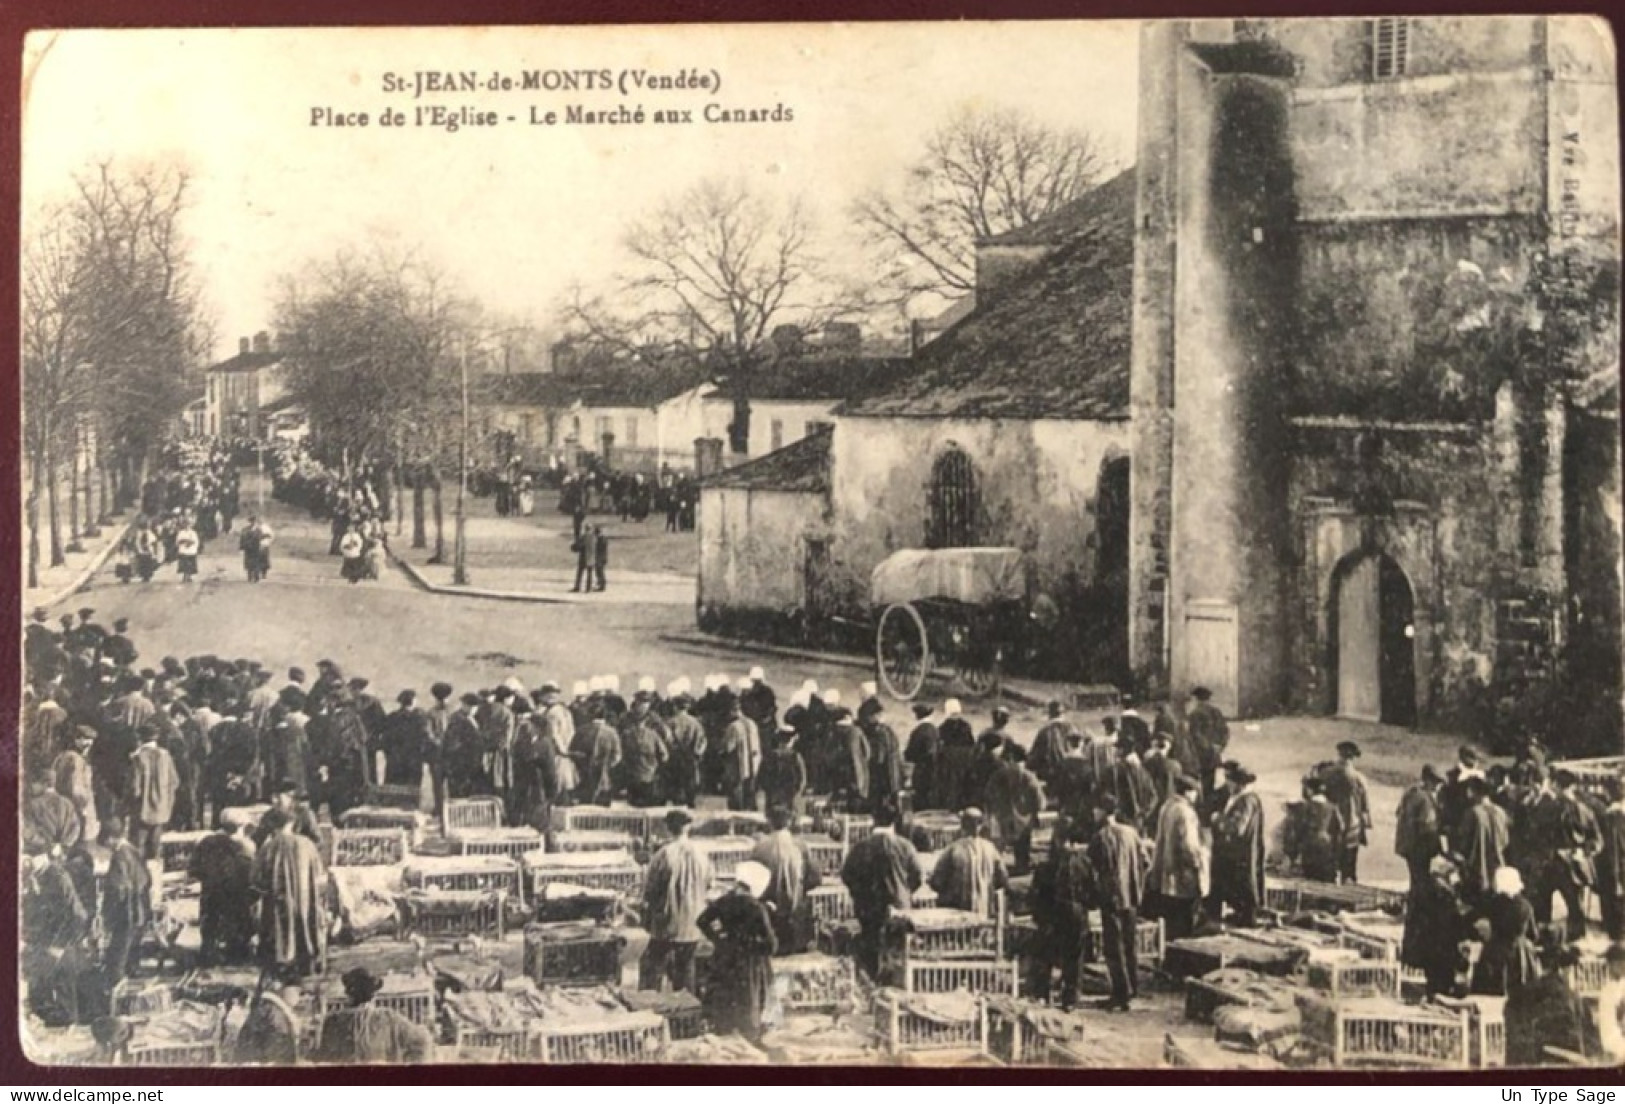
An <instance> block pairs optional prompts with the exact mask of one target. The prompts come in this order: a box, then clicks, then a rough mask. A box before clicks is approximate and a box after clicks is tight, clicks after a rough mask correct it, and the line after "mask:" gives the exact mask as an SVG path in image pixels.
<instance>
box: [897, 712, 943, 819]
mask: <svg viewBox="0 0 1625 1104" xmlns="http://www.w3.org/2000/svg"><path fill="white" fill-rule="evenodd" d="M910 709H911V710H912V712H913V714H914V727H913V728H912V729H910V730H909V734H908V746H907V747H905V748H904V749H903V762H904V763H905V764H907V767H908V785H909V788H910V789H912V790H913V791H914V808H915V809H938V808H941V805H940V804H938V802H937V793H936V787H935V782H936V772H937V752H938V750H939V748H940V745H941V737H940V736H939V735H938V733H937V726H936V725H935V724H934V723H932V721H931V717H932V715H933V714H934V713H935V712H936V710H935V709H934V708H933V707H932V706H930V705H928V704H926V703H925V702H915V703H914V704H913V706H911V707H910Z"/></svg>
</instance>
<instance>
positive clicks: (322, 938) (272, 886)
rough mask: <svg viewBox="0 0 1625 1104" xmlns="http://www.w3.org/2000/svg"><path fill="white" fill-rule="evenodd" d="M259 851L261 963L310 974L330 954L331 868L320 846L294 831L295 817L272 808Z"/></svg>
mask: <svg viewBox="0 0 1625 1104" xmlns="http://www.w3.org/2000/svg"><path fill="white" fill-rule="evenodd" d="M262 823H263V825H264V827H265V828H266V829H267V830H268V832H269V834H268V835H267V837H266V839H265V842H264V843H263V844H261V845H260V848H259V852H258V854H256V855H255V856H254V875H253V882H254V892H255V895H256V896H257V897H258V898H259V902H260V920H259V955H260V965H261V966H263V967H264V968H265V969H266V970H272V971H276V972H278V973H279V974H280V975H281V976H282V977H283V978H284V979H288V980H291V979H294V978H300V977H305V976H307V975H309V974H310V973H312V972H313V971H315V970H316V969H317V968H318V967H319V966H320V965H321V964H322V963H323V962H324V961H325V960H326V955H327V910H326V908H325V907H324V904H323V902H324V901H325V900H326V891H327V873H326V870H325V869H324V868H323V865H322V859H321V855H320V854H319V853H318V852H317V850H316V845H315V844H314V843H312V842H310V840H308V839H306V838H305V837H304V836H301V835H298V834H297V833H296V832H295V831H294V822H293V818H292V817H291V816H289V815H288V814H287V813H286V812H284V811H282V810H281V809H272V810H271V811H270V812H268V813H266V814H265V819H264V821H263V822H262Z"/></svg>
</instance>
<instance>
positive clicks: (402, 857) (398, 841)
mask: <svg viewBox="0 0 1625 1104" xmlns="http://www.w3.org/2000/svg"><path fill="white" fill-rule="evenodd" d="M411 853H412V846H411V841H410V837H409V836H408V834H407V833H406V832H405V831H403V830H401V829H399V828H336V829H334V830H333V836H332V841H331V842H330V843H329V844H328V853H327V863H328V865H329V866H399V865H401V864H402V863H404V862H405V861H406V857H407V856H408V855H410V854H411Z"/></svg>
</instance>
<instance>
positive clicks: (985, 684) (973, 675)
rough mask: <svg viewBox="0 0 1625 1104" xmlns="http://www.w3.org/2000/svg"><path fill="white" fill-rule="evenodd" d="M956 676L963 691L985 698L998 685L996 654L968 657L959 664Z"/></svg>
mask: <svg viewBox="0 0 1625 1104" xmlns="http://www.w3.org/2000/svg"><path fill="white" fill-rule="evenodd" d="M957 674H958V675H959V681H960V682H962V683H964V684H965V689H967V690H969V691H970V692H971V693H973V694H976V695H978V696H980V697H986V696H987V695H988V694H991V693H992V692H993V689H994V687H996V686H998V685H999V666H998V658H997V654H996V653H984V654H980V655H969V656H966V657H965V659H964V660H963V661H962V662H961V663H960V665H959V669H958V672H957Z"/></svg>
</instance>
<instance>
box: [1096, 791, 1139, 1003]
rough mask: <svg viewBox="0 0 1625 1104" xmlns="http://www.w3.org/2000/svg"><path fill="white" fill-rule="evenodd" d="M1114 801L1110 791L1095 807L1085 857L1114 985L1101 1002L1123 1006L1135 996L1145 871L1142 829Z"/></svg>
mask: <svg viewBox="0 0 1625 1104" xmlns="http://www.w3.org/2000/svg"><path fill="white" fill-rule="evenodd" d="M1116 806H1117V803H1116V801H1115V800H1114V799H1113V798H1112V797H1111V796H1110V795H1105V794H1103V795H1102V796H1101V799H1100V803H1099V804H1098V805H1097V806H1096V807H1095V808H1096V817H1097V818H1098V822H1099V827H1098V828H1097V829H1096V831H1095V838H1094V839H1092V840H1090V841H1089V861H1090V863H1092V864H1093V865H1094V868H1095V876H1096V879H1097V881H1096V884H1097V886H1098V888H1099V891H1100V934H1101V951H1102V954H1103V956H1104V958H1105V959H1106V971H1107V973H1108V974H1109V975H1110V977H1111V985H1112V995H1111V998H1110V999H1109V1000H1107V1001H1106V1003H1105V1007H1106V1008H1107V1009H1109V1010H1117V1011H1127V1010H1128V1008H1129V1002H1130V1001H1132V1000H1133V999H1134V998H1135V997H1136V996H1138V995H1139V962H1138V954H1137V950H1138V943H1137V939H1136V935H1137V928H1138V920H1139V911H1140V903H1141V900H1142V899H1143V898H1144V896H1145V873H1146V871H1145V854H1144V852H1143V851H1141V849H1140V833H1139V832H1137V831H1135V830H1134V826H1133V825H1132V824H1130V823H1128V822H1127V821H1126V820H1124V819H1123V818H1121V817H1120V816H1117V815H1116V813H1117V807H1116Z"/></svg>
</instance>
